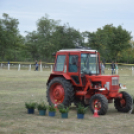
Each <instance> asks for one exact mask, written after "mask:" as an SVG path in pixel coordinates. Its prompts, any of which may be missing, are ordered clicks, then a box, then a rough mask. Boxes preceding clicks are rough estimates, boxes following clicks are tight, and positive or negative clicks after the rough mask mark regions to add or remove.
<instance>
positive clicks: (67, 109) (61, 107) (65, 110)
mask: <svg viewBox="0 0 134 134" xmlns="http://www.w3.org/2000/svg"><path fill="white" fill-rule="evenodd" d="M69 108H70V107H65V106H64V105H63V104H60V105H59V106H58V110H59V112H60V113H68V112H69Z"/></svg>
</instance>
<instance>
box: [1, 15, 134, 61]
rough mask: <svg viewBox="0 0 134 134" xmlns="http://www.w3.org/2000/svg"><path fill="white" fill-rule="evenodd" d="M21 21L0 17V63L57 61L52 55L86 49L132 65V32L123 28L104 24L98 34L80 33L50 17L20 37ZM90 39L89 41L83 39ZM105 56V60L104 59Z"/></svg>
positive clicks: (5, 16)
mask: <svg viewBox="0 0 134 134" xmlns="http://www.w3.org/2000/svg"><path fill="white" fill-rule="evenodd" d="M18 25H19V21H18V20H17V19H14V18H12V17H10V16H9V15H8V14H6V13H3V18H2V19H1V18H0V37H1V38H0V60H1V61H24V60H25V61H35V60H38V61H39V60H42V61H45V62H54V58H53V57H52V53H53V52H57V51H58V50H60V49H64V48H75V47H76V46H87V47H91V48H92V49H96V50H98V51H99V52H100V54H101V60H103V59H105V60H106V61H107V62H111V61H113V60H115V61H116V62H126V63H133V58H134V52H133V50H134V49H133V47H132V46H131V45H132V44H133V45H134V42H132V41H131V38H132V37H131V33H130V32H128V31H127V30H126V29H123V28H122V26H120V25H119V26H118V27H115V26H113V25H112V24H111V25H105V26H103V27H102V28H98V29H97V31H96V32H89V31H85V32H82V33H81V32H79V31H78V30H76V29H74V28H73V27H70V26H69V24H68V23H66V24H64V25H61V24H60V21H59V20H54V19H49V17H48V15H45V16H44V17H41V18H40V19H39V20H38V21H37V30H36V31H33V32H27V31H26V32H27V35H26V36H25V37H23V36H21V35H20V33H19V29H18ZM85 39H87V42H85V41H84V40H85ZM102 57H104V58H102Z"/></svg>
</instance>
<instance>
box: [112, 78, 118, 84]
mask: <svg viewBox="0 0 134 134" xmlns="http://www.w3.org/2000/svg"><path fill="white" fill-rule="evenodd" d="M115 85H119V79H118V77H112V86H115Z"/></svg>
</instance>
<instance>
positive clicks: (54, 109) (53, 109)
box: [48, 104, 56, 112]
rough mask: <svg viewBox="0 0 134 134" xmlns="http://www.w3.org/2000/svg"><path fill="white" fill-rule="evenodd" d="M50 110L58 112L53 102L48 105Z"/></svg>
mask: <svg viewBox="0 0 134 134" xmlns="http://www.w3.org/2000/svg"><path fill="white" fill-rule="evenodd" d="M48 110H49V111H50V112H56V108H55V107H54V105H53V104H51V105H49V106H48Z"/></svg>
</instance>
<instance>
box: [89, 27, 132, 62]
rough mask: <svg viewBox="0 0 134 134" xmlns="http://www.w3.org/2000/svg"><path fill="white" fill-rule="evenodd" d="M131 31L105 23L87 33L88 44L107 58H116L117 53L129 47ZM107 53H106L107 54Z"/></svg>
mask: <svg viewBox="0 0 134 134" xmlns="http://www.w3.org/2000/svg"><path fill="white" fill-rule="evenodd" d="M131 38H132V37H131V33H130V32H128V31H126V30H125V29H123V28H122V26H120V25H119V26H118V27H117V28H116V27H114V26H113V25H105V26H104V27H103V28H102V29H101V28H98V29H97V31H96V32H93V33H89V34H88V41H89V45H90V46H91V47H92V48H94V49H97V50H98V51H99V52H100V53H101V55H102V56H103V57H109V59H107V60H110V61H111V60H117V59H118V58H117V55H118V53H121V52H122V51H123V50H125V49H128V48H129V47H130V43H129V41H130V39H131ZM107 54H108V55H107Z"/></svg>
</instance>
